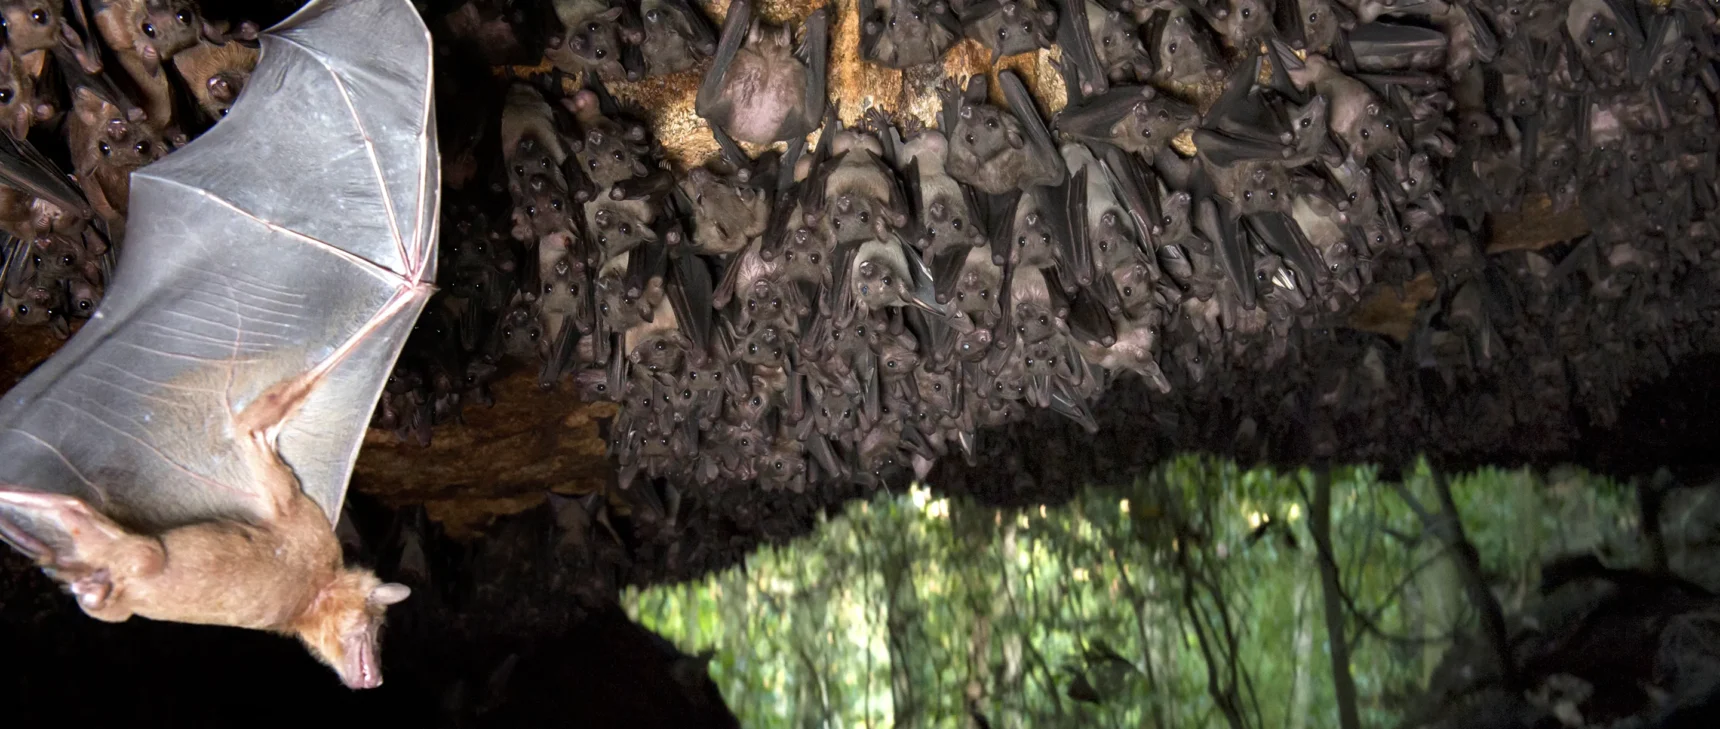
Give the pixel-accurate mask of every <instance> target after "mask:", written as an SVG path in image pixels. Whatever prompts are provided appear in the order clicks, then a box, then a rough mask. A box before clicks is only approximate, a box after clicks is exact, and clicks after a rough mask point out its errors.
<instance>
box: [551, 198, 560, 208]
mask: <svg viewBox="0 0 1720 729" xmlns="http://www.w3.org/2000/svg"><path fill="white" fill-rule="evenodd" d="M549 206H550V207H552V208H555V209H556V210H560V209H561V201H560V200H551V201H549Z"/></svg>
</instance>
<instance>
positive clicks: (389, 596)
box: [368, 582, 412, 607]
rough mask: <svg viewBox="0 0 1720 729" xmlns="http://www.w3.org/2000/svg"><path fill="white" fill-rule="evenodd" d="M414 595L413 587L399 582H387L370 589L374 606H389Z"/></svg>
mask: <svg viewBox="0 0 1720 729" xmlns="http://www.w3.org/2000/svg"><path fill="white" fill-rule="evenodd" d="M411 596H412V588H410V587H407V586H405V585H402V584H400V583H398V582H385V583H383V584H380V585H377V586H376V588H375V589H372V590H371V591H370V597H369V598H368V600H369V602H370V604H371V605H372V606H374V607H388V606H389V605H393V604H395V603H398V602H401V601H403V600H405V599H406V598H408V597H411Z"/></svg>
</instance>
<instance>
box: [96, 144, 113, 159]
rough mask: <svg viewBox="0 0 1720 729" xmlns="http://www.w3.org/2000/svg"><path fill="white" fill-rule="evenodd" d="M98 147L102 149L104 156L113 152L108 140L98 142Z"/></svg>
mask: <svg viewBox="0 0 1720 729" xmlns="http://www.w3.org/2000/svg"><path fill="white" fill-rule="evenodd" d="M96 149H99V150H101V153H102V156H103V157H106V156H108V155H110V154H113V148H112V147H109V146H108V143H107V142H100V143H98V144H97V146H96Z"/></svg>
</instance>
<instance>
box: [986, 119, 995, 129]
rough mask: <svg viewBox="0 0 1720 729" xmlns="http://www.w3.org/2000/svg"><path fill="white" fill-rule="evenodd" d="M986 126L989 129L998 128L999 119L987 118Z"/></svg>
mask: <svg viewBox="0 0 1720 729" xmlns="http://www.w3.org/2000/svg"><path fill="white" fill-rule="evenodd" d="M985 126H986V128H987V129H996V128H997V120H996V119H987V120H985Z"/></svg>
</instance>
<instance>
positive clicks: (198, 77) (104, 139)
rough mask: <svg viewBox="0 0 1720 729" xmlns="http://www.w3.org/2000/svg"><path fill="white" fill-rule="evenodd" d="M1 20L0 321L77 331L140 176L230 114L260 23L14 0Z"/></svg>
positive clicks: (106, 272) (161, 0)
mask: <svg viewBox="0 0 1720 729" xmlns="http://www.w3.org/2000/svg"><path fill="white" fill-rule="evenodd" d="M0 18H3V19H4V26H3V27H4V35H3V38H4V42H5V47H4V49H0V130H3V131H4V132H5V135H4V136H5V141H4V143H0V232H3V233H4V236H3V241H0V249H3V250H4V271H3V273H4V279H3V286H0V326H4V325H6V324H15V325H22V326H39V325H48V326H52V327H54V328H55V330H56V331H58V332H60V333H61V334H62V335H67V334H69V332H70V328H69V321H70V320H71V319H76V318H87V317H89V316H90V315H91V314H92V313H94V311H95V308H96V304H97V303H99V302H100V300H101V296H102V291H103V289H104V287H105V286H106V284H107V280H108V278H109V276H110V274H111V273H112V269H113V265H114V263H115V261H116V254H117V247H118V244H119V243H120V242H121V240H122V239H123V237H124V235H125V218H126V206H127V198H128V196H129V194H130V187H131V182H130V181H131V173H132V171H133V170H136V169H137V168H139V167H142V166H143V165H146V164H148V163H150V162H151V161H154V160H156V159H159V158H160V157H162V156H163V155H165V154H167V153H168V152H170V151H172V150H173V149H175V148H177V147H179V146H182V145H184V144H185V143H186V142H187V141H188V140H189V139H190V138H191V137H192V136H195V135H196V134H197V133H199V132H200V131H202V130H203V129H205V128H207V127H208V126H209V125H211V124H213V123H214V122H215V121H216V120H218V119H220V118H221V117H222V116H224V115H225V114H226V110H227V109H228V108H229V107H231V105H232V103H233V101H234V99H236V98H237V97H238V95H239V91H240V90H241V89H242V88H243V86H244V83H245V80H246V79H247V78H249V76H250V73H251V69H252V68H253V67H255V65H256V62H257V56H258V47H257V42H256V41H257V28H256V26H255V25H254V24H249V23H246V24H241V25H240V26H239V27H238V28H229V27H228V26H227V25H226V24H217V23H211V22H209V21H207V20H205V19H204V18H203V16H202V15H201V13H199V12H198V8H197V5H196V3H195V2H193V0H69V1H66V0H7V1H6V2H0ZM68 171H69V173H70V174H68Z"/></svg>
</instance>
